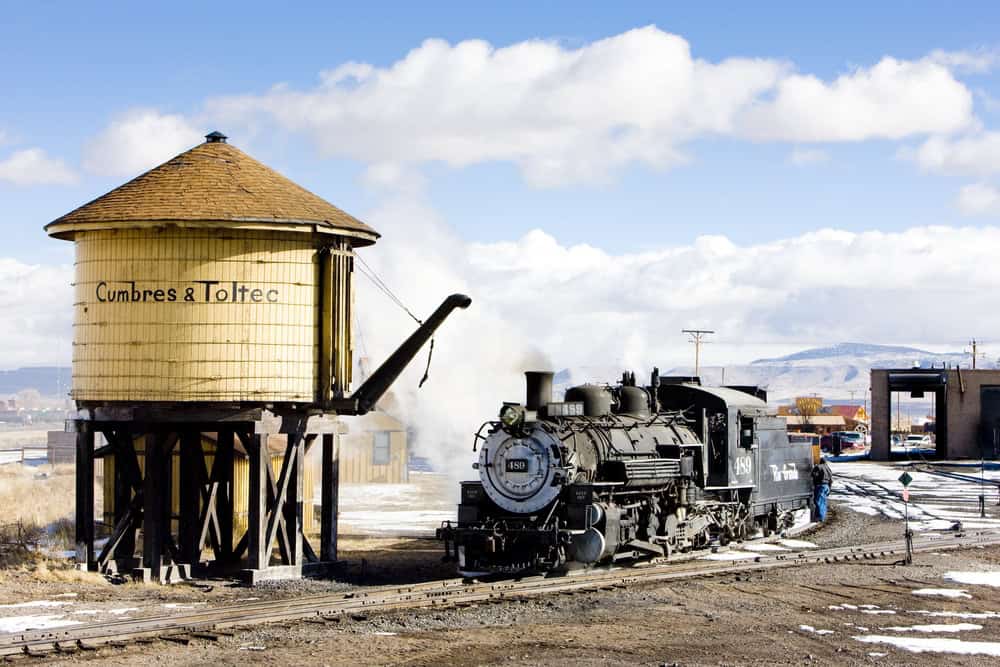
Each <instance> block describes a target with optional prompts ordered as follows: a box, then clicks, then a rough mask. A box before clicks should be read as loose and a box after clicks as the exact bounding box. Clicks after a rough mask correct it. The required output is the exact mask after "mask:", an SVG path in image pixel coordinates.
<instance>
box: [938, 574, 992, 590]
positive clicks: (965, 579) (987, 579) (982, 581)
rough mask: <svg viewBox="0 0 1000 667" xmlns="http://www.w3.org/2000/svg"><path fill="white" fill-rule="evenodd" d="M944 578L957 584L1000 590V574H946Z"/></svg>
mask: <svg viewBox="0 0 1000 667" xmlns="http://www.w3.org/2000/svg"><path fill="white" fill-rule="evenodd" d="M944 578H945V581H953V582H955V583H956V584H970V585H972V586H994V587H996V588H1000V572H945V573H944Z"/></svg>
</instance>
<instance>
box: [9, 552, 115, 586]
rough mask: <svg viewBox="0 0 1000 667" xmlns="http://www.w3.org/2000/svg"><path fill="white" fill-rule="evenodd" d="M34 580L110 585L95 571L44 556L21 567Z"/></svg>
mask: <svg viewBox="0 0 1000 667" xmlns="http://www.w3.org/2000/svg"><path fill="white" fill-rule="evenodd" d="M22 571H24V572H26V573H27V574H28V575H30V576H31V578H32V579H33V580H35V581H46V582H53V583H60V584H100V585H107V586H110V585H111V584H110V583H108V580H107V579H105V578H104V576H103V575H101V574H98V573H97V572H84V571H82V570H78V569H76V567H75V566H73V565H71V564H68V563H66V562H54V561H51V560H48V559H45V558H41V559H39V560H38V561H37V562H36V563H34V564H33V565H28V566H25V567H23V568H22Z"/></svg>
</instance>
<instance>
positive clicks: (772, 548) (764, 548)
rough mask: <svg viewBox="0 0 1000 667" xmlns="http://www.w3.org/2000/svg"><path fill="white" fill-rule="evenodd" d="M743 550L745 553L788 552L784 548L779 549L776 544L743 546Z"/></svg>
mask: <svg viewBox="0 0 1000 667" xmlns="http://www.w3.org/2000/svg"><path fill="white" fill-rule="evenodd" d="M743 549H745V550H746V551H788V549H786V548H785V547H779V546H778V545H777V544H767V543H764V544H744V545H743Z"/></svg>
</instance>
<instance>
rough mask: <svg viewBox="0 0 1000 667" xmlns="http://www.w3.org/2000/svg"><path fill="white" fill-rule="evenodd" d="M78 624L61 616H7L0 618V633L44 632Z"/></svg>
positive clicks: (78, 622)
mask: <svg viewBox="0 0 1000 667" xmlns="http://www.w3.org/2000/svg"><path fill="white" fill-rule="evenodd" d="M79 624H80V621H70V620H67V619H65V618H63V617H62V616H8V617H7V618H0V633H5V632H24V631H25V630H44V629H46V628H61V627H63V626H66V625H79Z"/></svg>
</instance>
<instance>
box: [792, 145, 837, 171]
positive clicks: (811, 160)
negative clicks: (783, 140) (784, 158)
mask: <svg viewBox="0 0 1000 667" xmlns="http://www.w3.org/2000/svg"><path fill="white" fill-rule="evenodd" d="M829 160H830V154H829V153H827V152H826V151H824V150H822V149H819V148H796V149H795V150H793V151H792V152H791V153H789V155H788V162H789V163H790V164H794V165H795V166H796V167H804V166H806V165H810V164H819V163H822V162H828V161H829Z"/></svg>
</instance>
